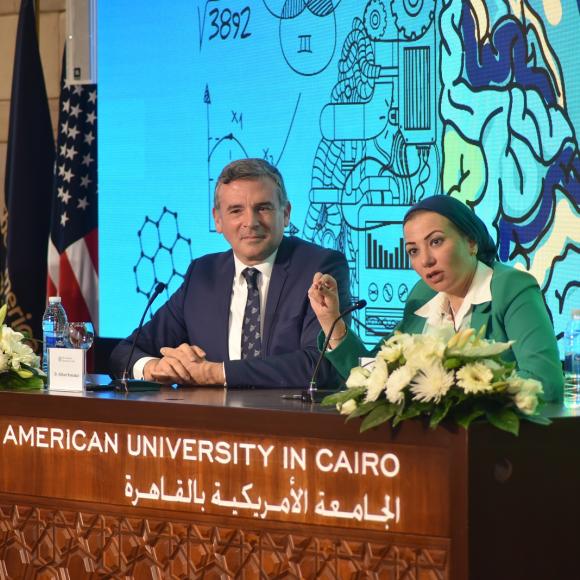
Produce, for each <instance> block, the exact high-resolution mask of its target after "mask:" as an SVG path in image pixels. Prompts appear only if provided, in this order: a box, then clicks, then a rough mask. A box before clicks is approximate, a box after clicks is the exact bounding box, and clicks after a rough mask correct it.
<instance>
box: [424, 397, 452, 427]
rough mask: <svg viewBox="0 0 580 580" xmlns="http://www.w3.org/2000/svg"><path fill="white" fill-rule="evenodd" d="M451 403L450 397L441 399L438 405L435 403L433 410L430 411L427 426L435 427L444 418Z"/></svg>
mask: <svg viewBox="0 0 580 580" xmlns="http://www.w3.org/2000/svg"><path fill="white" fill-rule="evenodd" d="M452 404H453V400H452V399H445V400H443V401H441V403H439V405H437V406H436V407H435V408H434V409H433V412H432V413H431V417H430V419H429V427H431V429H435V427H437V425H439V423H441V421H443V419H445V417H446V416H447V413H449V409H450V408H451V405H452Z"/></svg>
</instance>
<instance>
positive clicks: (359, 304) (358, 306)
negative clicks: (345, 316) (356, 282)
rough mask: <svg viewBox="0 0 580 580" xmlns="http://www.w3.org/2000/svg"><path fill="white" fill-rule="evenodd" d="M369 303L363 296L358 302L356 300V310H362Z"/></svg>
mask: <svg viewBox="0 0 580 580" xmlns="http://www.w3.org/2000/svg"><path fill="white" fill-rule="evenodd" d="M366 305H367V301H366V300H365V299H364V298H363V299H362V300H358V301H357V302H355V303H354V304H353V306H354V307H355V310H360V309H361V308H364V307H365V306H366Z"/></svg>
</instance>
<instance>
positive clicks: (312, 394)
mask: <svg viewBox="0 0 580 580" xmlns="http://www.w3.org/2000/svg"><path fill="white" fill-rule="evenodd" d="M366 305H367V301H366V300H358V301H357V302H355V303H354V304H352V305H351V306H349V307H348V308H346V309H345V310H343V311H342V312H341V313H340V314H339V315H338V316H337V318H336V320H335V321H334V322H333V323H332V325H331V327H330V330H329V331H328V334H327V335H326V340H325V341H324V344H323V346H322V350H321V351H320V356H319V357H318V360H317V361H316V366H315V367H314V372H313V373H312V378H311V379H310V384H309V385H308V390H306V391H303V393H302V395H301V399H302V400H303V401H306V402H309V403H315V402H316V401H315V398H316V393H317V392H318V388H317V386H316V379H317V378H318V372H319V370H320V365H321V364H322V361H323V359H324V355H325V354H326V350H327V349H328V345H329V343H330V338H331V337H332V333H333V332H334V328H335V326H336V325H337V323H338V321H339V320H342V319H343V318H344V317H345V316H347V315H348V314H350V313H351V312H354V311H355V310H361V309H362V308H364V307H365V306H366Z"/></svg>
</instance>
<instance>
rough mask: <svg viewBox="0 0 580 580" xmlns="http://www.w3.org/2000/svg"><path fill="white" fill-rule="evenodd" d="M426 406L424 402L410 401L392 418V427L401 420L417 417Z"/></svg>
mask: <svg viewBox="0 0 580 580" xmlns="http://www.w3.org/2000/svg"><path fill="white" fill-rule="evenodd" d="M426 407H428V405H427V404H426V403H411V404H410V405H409V406H408V407H405V408H403V409H400V410H399V413H397V415H396V416H395V418H394V419H393V427H396V426H397V425H398V424H399V423H401V422H402V421H406V420H407V419H413V418H414V417H418V416H419V415H420V414H421V413H422V412H423V411H424V410H425V409H426Z"/></svg>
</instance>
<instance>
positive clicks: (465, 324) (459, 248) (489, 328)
mask: <svg viewBox="0 0 580 580" xmlns="http://www.w3.org/2000/svg"><path fill="white" fill-rule="evenodd" d="M403 231H404V236H405V248H406V251H407V253H408V255H409V258H410V261H411V266H412V267H413V269H414V270H415V271H416V272H417V274H419V276H420V277H421V280H420V281H419V282H418V283H417V284H416V285H415V287H414V288H413V290H412V291H411V293H410V294H409V298H408V299H407V302H406V305H405V310H404V314H403V319H402V320H401V322H400V323H399V324H398V325H397V327H396V329H397V330H400V331H401V332H407V333H429V334H431V333H437V334H439V335H441V334H442V335H444V336H445V335H446V334H448V335H449V336H451V335H452V334H453V333H454V332H456V331H458V330H461V329H465V328H469V327H472V328H475V329H476V330H479V328H481V326H485V328H486V331H485V336H486V338H489V339H493V340H495V341H502V342H503V341H508V340H513V341H515V342H514V344H513V346H512V350H511V351H508V352H507V353H506V354H505V357H504V358H505V359H506V360H515V362H516V364H517V367H518V372H519V373H520V374H521V375H522V376H524V377H530V378H534V379H537V380H539V381H540V382H541V383H542V385H543V387H544V399H545V400H548V401H560V400H561V398H562V392H563V374H562V366H561V363H560V359H559V353H558V347H557V343H556V338H555V336H554V329H553V326H552V323H551V321H550V318H549V315H548V312H547V310H546V306H545V304H544V300H543V297H542V293H541V291H540V288H539V286H538V283H537V282H536V280H535V278H534V277H533V276H531V275H530V274H528V273H526V272H524V271H521V270H517V269H515V268H511V267H509V266H506V265H504V264H502V263H500V262H498V261H497V259H496V258H497V253H496V246H495V243H494V242H493V240H492V238H491V236H490V235H489V232H488V231H487V228H486V227H485V224H484V223H483V222H482V221H481V220H480V219H479V218H478V217H477V216H476V215H475V213H474V212H473V211H472V210H471V209H469V208H468V207H467V206H466V205H465V204H463V203H462V202H460V201H459V200H457V199H455V198H452V197H449V196H445V195H436V196H432V197H428V198H425V199H423V200H422V201H421V202H419V203H417V204H416V205H414V206H413V207H412V208H411V209H410V210H409V211H408V212H407V214H406V216H405V219H404V221H403ZM308 295H309V297H310V303H311V305H312V308H313V310H314V312H315V313H316V315H317V317H318V320H319V322H320V325H321V326H322V330H323V332H324V333H325V334H327V333H328V332H329V331H330V327H331V326H332V323H333V322H334V320H335V319H336V318H337V317H338V315H339V310H338V308H339V306H338V293H337V287H336V281H335V280H334V278H332V276H329V275H328V274H322V273H320V272H319V273H317V274H316V275H315V276H314V280H313V284H312V286H311V288H310V290H309V292H308ZM329 346H330V350H329V351H328V352H327V354H326V356H327V357H328V359H329V360H330V361H331V362H332V363H333V365H334V366H335V367H336V368H337V369H338V371H339V372H340V373H341V374H342V376H343V377H345V378H346V377H347V376H348V374H349V372H350V369H351V368H352V367H354V366H356V365H357V364H358V359H359V357H361V356H369V355H371V354H372V353H369V352H368V351H367V349H366V348H365V347H364V345H363V344H362V342H361V341H360V339H359V338H358V336H357V335H356V334H355V333H354V332H353V331H352V330H350V329H348V327H347V326H346V325H345V324H344V323H343V322H342V321H340V322H339V323H338V324H337V325H336V326H335V328H334V331H333V333H332V337H331V338H330V343H329ZM377 348H378V347H377ZM375 351H376V349H375Z"/></svg>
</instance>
